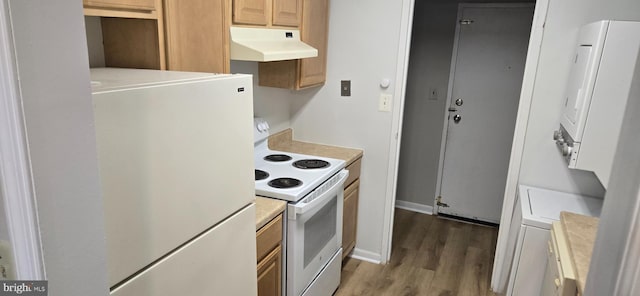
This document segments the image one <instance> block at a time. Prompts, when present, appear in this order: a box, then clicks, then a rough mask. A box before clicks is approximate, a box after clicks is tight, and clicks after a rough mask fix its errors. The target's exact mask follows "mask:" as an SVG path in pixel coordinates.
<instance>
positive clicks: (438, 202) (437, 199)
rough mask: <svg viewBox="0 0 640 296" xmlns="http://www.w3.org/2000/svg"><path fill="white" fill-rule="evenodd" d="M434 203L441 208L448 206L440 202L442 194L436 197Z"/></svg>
mask: <svg viewBox="0 0 640 296" xmlns="http://www.w3.org/2000/svg"><path fill="white" fill-rule="evenodd" d="M436 205H438V206H439V207H443V208H448V207H449V205H448V204H446V203H443V202H442V196H438V197H436Z"/></svg>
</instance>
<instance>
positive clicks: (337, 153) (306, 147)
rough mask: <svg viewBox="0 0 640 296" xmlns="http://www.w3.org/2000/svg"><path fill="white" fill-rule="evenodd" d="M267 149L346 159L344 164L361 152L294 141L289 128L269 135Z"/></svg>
mask: <svg viewBox="0 0 640 296" xmlns="http://www.w3.org/2000/svg"><path fill="white" fill-rule="evenodd" d="M269 149H272V150H279V151H284V152H292V153H300V154H310V155H317V156H321V157H329V158H337V159H342V160H344V161H346V164H345V166H348V165H350V164H351V163H353V162H354V161H356V160H358V158H361V157H362V154H363V153H362V150H360V149H354V148H345V147H338V146H329V145H322V144H315V143H307V142H301V141H295V140H293V130H292V129H290V128H289V129H286V130H283V131H281V132H279V133H276V134H273V135H271V136H270V137H269Z"/></svg>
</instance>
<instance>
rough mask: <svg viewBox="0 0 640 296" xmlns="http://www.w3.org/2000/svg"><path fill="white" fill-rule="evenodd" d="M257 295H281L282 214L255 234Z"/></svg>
mask: <svg viewBox="0 0 640 296" xmlns="http://www.w3.org/2000/svg"><path fill="white" fill-rule="evenodd" d="M256 255H257V258H258V267H257V269H258V295H259V296H279V295H282V214H280V215H278V216H277V217H275V218H273V220H271V221H270V222H269V223H267V224H266V225H265V226H263V227H262V228H260V229H259V230H258V231H257V232H256Z"/></svg>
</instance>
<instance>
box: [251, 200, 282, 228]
mask: <svg viewBox="0 0 640 296" xmlns="http://www.w3.org/2000/svg"><path fill="white" fill-rule="evenodd" d="M286 205H287V202H285V201H283V200H278V199H272V198H265V197H261V196H256V230H258V229H260V228H262V226H264V225H265V224H267V223H268V222H269V221H271V219H273V218H274V217H276V216H278V214H280V213H282V211H284V208H285V206H286Z"/></svg>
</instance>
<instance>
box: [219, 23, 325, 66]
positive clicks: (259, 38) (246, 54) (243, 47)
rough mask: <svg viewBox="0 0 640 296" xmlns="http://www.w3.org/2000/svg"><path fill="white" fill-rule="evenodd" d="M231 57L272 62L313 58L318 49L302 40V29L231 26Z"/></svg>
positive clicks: (233, 58) (316, 54)
mask: <svg viewBox="0 0 640 296" xmlns="http://www.w3.org/2000/svg"><path fill="white" fill-rule="evenodd" d="M230 51H231V59H232V60H240V61H257V62H271V61H283V60H294V59H302V58H312V57H317V56H318V50H317V49H315V48H313V47H311V46H309V45H308V44H306V43H304V42H302V41H300V31H298V30H287V29H270V28H269V29H266V28H245V27H231V48H230Z"/></svg>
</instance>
